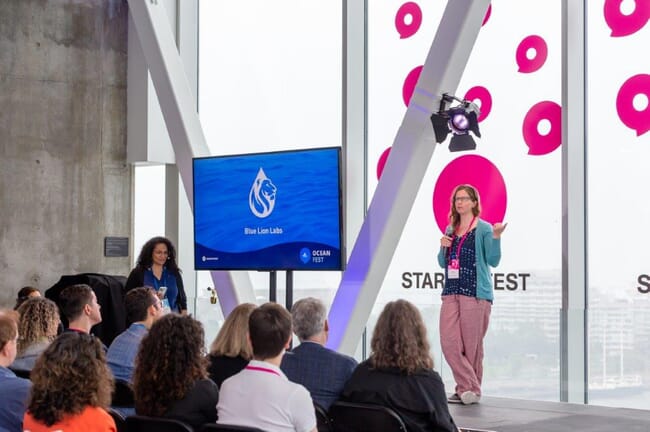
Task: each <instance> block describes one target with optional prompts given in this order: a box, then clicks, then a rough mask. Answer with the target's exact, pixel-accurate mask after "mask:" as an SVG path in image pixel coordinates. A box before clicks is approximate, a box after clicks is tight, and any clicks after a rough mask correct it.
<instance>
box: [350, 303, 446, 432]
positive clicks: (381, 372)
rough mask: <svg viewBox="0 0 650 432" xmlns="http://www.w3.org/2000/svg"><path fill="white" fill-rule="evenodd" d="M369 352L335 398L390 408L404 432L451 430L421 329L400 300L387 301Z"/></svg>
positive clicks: (419, 318) (417, 314)
mask: <svg viewBox="0 0 650 432" xmlns="http://www.w3.org/2000/svg"><path fill="white" fill-rule="evenodd" d="M370 345H371V348H372V354H371V355H370V358H368V360H366V361H364V362H363V363H360V364H359V366H357V368H356V369H355V370H354V373H353V374H352V377H351V378H350V380H349V381H348V382H347V384H346V385H345V388H344V389H343V393H342V394H341V400H344V401H347V402H358V403H369V404H376V405H383V406H387V407H389V408H392V409H393V410H394V411H396V412H397V413H398V414H399V416H400V417H401V418H402V420H404V423H405V425H406V429H407V430H408V431H410V432H420V431H422V432H424V431H440V432H443V431H444V432H457V431H458V428H457V427H456V425H455V424H454V420H453V419H452V418H451V414H449V409H448V407H447V397H446V395H445V386H444V384H443V383H442V379H441V378H440V375H438V373H437V372H435V371H434V370H433V359H432V358H431V354H430V353H429V342H428V341H427V329H426V327H425V326H424V322H423V321H422V315H421V314H420V311H419V310H418V309H417V308H416V307H415V306H413V304H411V303H409V302H408V301H406V300H397V301H393V302H390V303H388V304H387V305H386V306H385V307H384V310H383V311H382V312H381V315H379V319H378V320H377V325H376V326H375V331H374V332H373V335H372V341H371V344H370Z"/></svg>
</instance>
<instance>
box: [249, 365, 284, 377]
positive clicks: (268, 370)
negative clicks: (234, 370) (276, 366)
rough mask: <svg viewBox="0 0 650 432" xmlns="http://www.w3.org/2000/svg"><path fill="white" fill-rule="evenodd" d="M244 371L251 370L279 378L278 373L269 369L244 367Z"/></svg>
mask: <svg viewBox="0 0 650 432" xmlns="http://www.w3.org/2000/svg"><path fill="white" fill-rule="evenodd" d="M245 369H248V370H252V371H257V372H266V373H270V374H274V375H277V376H280V374H279V373H277V372H276V371H274V370H273V369H269V368H263V367H259V366H246V368H245Z"/></svg>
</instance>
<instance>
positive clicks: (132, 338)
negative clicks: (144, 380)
mask: <svg viewBox="0 0 650 432" xmlns="http://www.w3.org/2000/svg"><path fill="white" fill-rule="evenodd" d="M146 334H147V328H146V327H145V326H144V324H140V323H133V324H131V326H130V327H129V328H128V329H126V330H124V332H122V333H121V334H120V335H119V336H118V337H116V338H115V340H114V341H113V343H112V344H111V346H110V348H108V354H107V355H106V360H107V361H108V366H109V367H110V368H111V371H113V376H114V377H115V379H119V380H122V381H126V382H129V383H130V382H131V377H132V376H133V367H134V366H135V356H136V354H138V348H140V341H142V338H143V337H144V336H145V335H146Z"/></svg>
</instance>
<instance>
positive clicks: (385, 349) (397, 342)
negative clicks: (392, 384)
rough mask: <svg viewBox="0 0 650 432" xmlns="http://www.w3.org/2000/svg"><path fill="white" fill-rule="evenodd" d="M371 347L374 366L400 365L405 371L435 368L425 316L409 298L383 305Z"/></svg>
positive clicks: (380, 367) (389, 366) (392, 366)
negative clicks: (423, 317) (423, 316)
mask: <svg viewBox="0 0 650 432" xmlns="http://www.w3.org/2000/svg"><path fill="white" fill-rule="evenodd" d="M370 346H371V348H372V355H371V357H370V360H371V362H372V365H373V366H374V367H375V368H378V369H384V368H398V369H399V370H401V371H403V372H406V373H413V372H415V371H417V370H421V369H431V368H433V359H432V358H431V354H430V353H429V341H428V340H427V329H426V327H425V326H424V321H423V320H422V315H421V314H420V311H419V310H418V309H417V308H416V307H415V306H413V304H412V303H410V302H408V301H406V300H396V301H392V302H390V303H388V304H387V305H386V306H385V307H384V310H383V311H382V312H381V314H380V315H379V319H378V320H377V325H376V326H375V331H374V332H373V334H372V341H371V343H370Z"/></svg>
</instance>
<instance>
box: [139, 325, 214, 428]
mask: <svg viewBox="0 0 650 432" xmlns="http://www.w3.org/2000/svg"><path fill="white" fill-rule="evenodd" d="M133 388H134V392H135V411H136V414H138V415H143V416H149V417H167V418H171V419H174V420H180V421H182V422H184V423H187V424H189V425H191V426H192V427H194V428H195V429H197V430H198V429H199V428H200V426H201V425H203V424H204V423H214V422H215V421H216V420H217V410H216V405H217V402H218V400H219V389H218V387H217V385H216V384H215V383H214V382H213V381H212V380H210V379H209V378H208V372H207V360H206V357H205V348H204V333H203V326H202V325H201V323H200V322H198V321H196V320H195V319H194V318H192V317H190V316H189V315H178V314H176V313H170V314H168V315H165V316H163V317H161V318H160V319H158V320H157V321H156V322H155V323H154V324H153V325H152V326H151V329H150V330H149V333H147V335H146V336H145V337H144V338H143V339H142V342H141V343H140V351H139V352H138V356H137V357H136V360H135V372H134V374H133Z"/></svg>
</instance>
